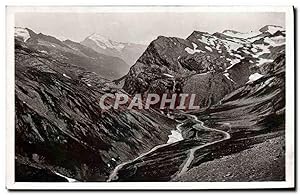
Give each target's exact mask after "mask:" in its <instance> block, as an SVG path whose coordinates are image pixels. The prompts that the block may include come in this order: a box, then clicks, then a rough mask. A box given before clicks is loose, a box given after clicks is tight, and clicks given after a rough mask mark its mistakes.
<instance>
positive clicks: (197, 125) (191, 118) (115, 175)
mask: <svg viewBox="0 0 300 195" xmlns="http://www.w3.org/2000/svg"><path fill="white" fill-rule="evenodd" d="M184 115H185V116H186V117H187V118H188V119H186V120H184V121H183V122H182V123H180V124H178V125H177V126H176V130H177V131H179V132H182V131H184V130H186V131H189V129H188V130H187V129H185V128H182V126H192V128H193V129H195V130H197V131H198V132H202V131H203V130H205V131H209V132H213V133H217V134H218V135H219V134H220V135H221V138H220V139H217V140H214V141H211V142H209V143H205V144H201V145H197V146H195V147H193V148H191V149H187V150H186V151H188V152H189V154H188V156H187V158H186V160H184V162H183V164H182V165H181V166H179V167H178V170H177V173H176V174H175V176H180V175H181V174H183V173H185V172H186V171H187V170H188V169H189V168H190V165H191V164H192V162H193V160H194V158H195V152H196V151H197V150H199V149H201V148H204V147H206V146H209V145H213V144H216V143H219V142H222V141H224V140H227V139H229V138H230V134H229V133H227V132H225V131H222V130H218V129H214V128H209V127H206V126H204V122H202V121H200V120H199V119H198V118H197V117H196V116H195V115H191V114H184ZM191 124H192V125H191ZM200 136H201V135H199V134H196V138H195V139H201V137H200ZM185 140H186V141H189V140H190V139H189V138H186V139H185ZM191 140H192V139H191ZM170 144H173V145H174V144H176V142H175V143H166V144H161V145H158V146H155V147H154V148H152V149H151V150H150V151H148V152H146V153H143V154H141V155H140V156H138V157H137V158H135V159H133V160H130V161H127V162H124V163H121V164H120V165H118V166H117V167H115V169H114V170H113V171H112V173H111V174H110V176H109V178H108V179H107V182H111V181H117V180H118V179H119V171H120V170H122V169H126V166H130V165H132V164H134V163H138V162H140V161H143V157H146V156H147V155H152V153H154V152H157V153H160V152H159V151H157V150H158V149H160V150H161V149H163V148H164V147H166V146H169V145H170ZM180 144H181V143H179V142H177V145H178V146H179V147H180ZM167 150H168V148H166V150H163V151H167ZM154 160H155V159H154ZM180 167H182V168H180Z"/></svg>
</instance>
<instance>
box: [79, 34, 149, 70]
mask: <svg viewBox="0 0 300 195" xmlns="http://www.w3.org/2000/svg"><path fill="white" fill-rule="evenodd" d="M81 44H82V45H85V46H87V47H90V48H92V49H94V50H95V51H97V52H99V53H102V54H105V55H108V56H115V57H118V58H121V59H123V60H124V61H125V62H126V63H127V64H129V65H130V66H131V65H133V64H134V63H135V62H136V60H137V59H138V58H139V57H140V56H141V54H142V53H143V52H144V51H145V49H146V47H147V46H146V45H141V44H135V43H121V42H117V41H112V40H110V39H108V38H106V37H104V36H101V35H99V34H96V33H94V34H92V35H90V36H88V37H87V38H85V39H84V40H83V41H82V42H81ZM130 66H128V70H129V67H130Z"/></svg>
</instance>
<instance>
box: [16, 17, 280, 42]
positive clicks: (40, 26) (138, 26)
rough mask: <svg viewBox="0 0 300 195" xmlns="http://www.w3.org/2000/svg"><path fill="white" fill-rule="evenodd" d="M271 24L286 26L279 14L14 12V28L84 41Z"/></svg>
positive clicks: (244, 29)
mask: <svg viewBox="0 0 300 195" xmlns="http://www.w3.org/2000/svg"><path fill="white" fill-rule="evenodd" d="M267 24H272V25H279V26H283V27H284V26H285V17H284V13H280V12H256V13H255V12H247V13H238V12H229V13H228V12H227V13H221V12H217V13H216V12H194V13H192V12H158V13H153V12H152V13H151V12H137V13H88V12H87V13H82V12H81V13H75V12H73V13H62V12H61V13H53V12H49V13H46V12H43V13H42V12H30V13H28V12H27V13H17V14H16V15H15V26H17V27H27V28H30V29H32V30H33V31H35V32H36V33H40V32H41V33H43V34H47V35H52V36H55V37H56V38H58V39H62V40H65V39H70V40H73V41H76V42H80V41H83V40H84V39H85V38H86V37H87V36H89V35H91V34H93V33H98V34H100V35H102V36H104V37H107V38H109V39H111V40H115V41H120V42H131V43H141V44H149V43H150V42H151V41H152V40H154V39H156V38H157V37H158V36H160V35H162V36H172V37H180V38H187V37H188V36H189V35H190V34H191V33H192V32H193V31H194V30H197V31H203V32H209V33H214V32H222V31H223V30H226V29H230V30H237V31H240V32H249V31H256V30H259V29H260V28H261V27H263V26H265V25H267Z"/></svg>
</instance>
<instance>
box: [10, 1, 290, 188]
mask: <svg viewBox="0 0 300 195" xmlns="http://www.w3.org/2000/svg"><path fill="white" fill-rule="evenodd" d="M293 25H294V23H293V7H292V6H290V7H272V6H267V7H238V6H237V7H234V6H232V7H201V6H199V7H197V6H186V7H185V6H146V7H139V6H137V7H130V6H119V7H118V6H115V7H110V6H106V7H105V6H104V7H96V6H95V7H76V6H75V7H68V6H65V7H17V6H16V7H13V6H11V7H7V56H8V60H7V73H6V74H7V85H8V90H7V103H8V105H9V108H8V109H7V123H8V126H7V146H8V148H7V169H8V175H7V181H8V184H9V185H8V188H9V189H235V188H238V189H246V188H250V189H251V188H252V189H262V188H266V189H268V188H270V189H271V188H293V187H294V152H293V151H294V144H295V143H294V131H295V127H294V120H295V119H294V106H295V105H294V54H293V53H294V51H293V50H294V46H293V43H294V41H293V33H294V30H293ZM136 182H139V184H142V185H143V184H145V185H144V187H143V186H137V185H136V184H135V183H136ZM141 182H142V183H141ZM158 182H159V184H160V185H157V183H158ZM204 182H205V183H204ZM124 184H126V186H125V185H124Z"/></svg>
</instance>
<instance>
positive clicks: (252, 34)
mask: <svg viewBox="0 0 300 195" xmlns="http://www.w3.org/2000/svg"><path fill="white" fill-rule="evenodd" d="M260 33H261V32H256V31H250V32H238V31H234V30H224V31H223V34H224V35H227V36H230V37H236V38H241V39H247V38H250V37H255V36H257V35H259V34H260Z"/></svg>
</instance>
